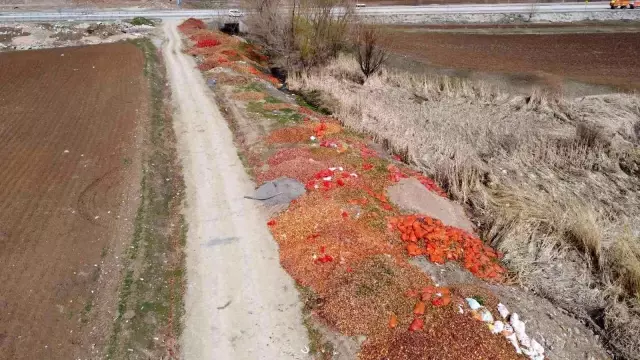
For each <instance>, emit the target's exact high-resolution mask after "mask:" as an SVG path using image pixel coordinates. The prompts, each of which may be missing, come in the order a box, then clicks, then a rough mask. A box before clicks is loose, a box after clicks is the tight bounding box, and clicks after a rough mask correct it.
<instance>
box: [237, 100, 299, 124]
mask: <svg viewBox="0 0 640 360" xmlns="http://www.w3.org/2000/svg"><path fill="white" fill-rule="evenodd" d="M264 104H265V103H264V102H260V101H252V102H249V103H248V104H247V111H248V112H251V113H254V114H259V115H261V116H263V117H265V118H267V119H271V120H275V121H277V122H278V123H279V124H281V125H286V124H290V123H296V122H300V121H302V119H303V116H302V115H300V114H299V113H298V112H297V111H295V110H293V109H282V110H265V109H264Z"/></svg>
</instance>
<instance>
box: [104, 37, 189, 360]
mask: <svg viewBox="0 0 640 360" xmlns="http://www.w3.org/2000/svg"><path fill="white" fill-rule="evenodd" d="M134 43H135V44H136V45H137V46H138V47H139V48H140V49H141V50H142V51H143V52H144V55H145V69H144V74H145V77H146V78H147V79H148V81H149V86H150V87H151V101H150V104H151V105H150V108H149V109H148V111H149V114H150V120H149V121H148V123H147V124H146V129H145V148H144V149H143V152H142V153H143V165H142V169H141V171H142V174H143V175H142V181H141V185H140V187H141V200H140V206H139V208H138V213H137V215H136V218H135V224H134V226H135V228H134V235H133V239H132V242H131V245H130V246H129V248H128V249H127V251H126V253H125V254H126V255H125V259H123V269H122V271H123V278H124V280H123V283H122V285H121V286H120V292H119V300H118V308H117V314H116V317H115V321H114V324H113V328H112V331H111V336H110V339H109V342H108V346H107V349H106V354H105V357H106V358H108V359H122V358H127V359H148V358H150V357H151V358H164V359H174V358H175V359H177V358H179V353H178V350H179V349H178V337H179V335H180V331H181V316H182V313H183V311H184V309H183V303H182V294H183V288H184V269H183V267H184V259H183V257H184V255H183V252H182V251H183V250H182V249H183V247H184V245H185V241H186V223H185V221H184V219H183V218H182V215H181V214H180V207H181V205H182V199H183V197H182V195H181V194H183V190H182V189H183V183H182V176H181V173H180V169H179V165H178V162H177V158H176V153H175V139H174V134H173V127H172V126H171V118H170V117H169V115H168V114H169V112H167V111H166V109H165V104H166V97H167V96H168V94H167V93H166V90H165V83H166V80H165V76H164V72H163V71H164V69H163V67H162V64H161V63H160V58H159V56H158V53H157V50H156V48H155V47H154V46H153V44H152V43H151V41H150V40H148V39H143V40H138V41H135V42H134Z"/></svg>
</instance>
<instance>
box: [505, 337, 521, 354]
mask: <svg viewBox="0 0 640 360" xmlns="http://www.w3.org/2000/svg"><path fill="white" fill-rule="evenodd" d="M506 338H507V340H509V342H510V343H511V345H513V347H514V348H515V349H516V352H517V353H518V354H522V350H521V349H520V345H518V339H516V334H511V335H509V336H507V337H506Z"/></svg>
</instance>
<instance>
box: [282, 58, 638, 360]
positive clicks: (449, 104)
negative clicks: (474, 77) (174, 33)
mask: <svg viewBox="0 0 640 360" xmlns="http://www.w3.org/2000/svg"><path fill="white" fill-rule="evenodd" d="M361 73H362V70H361V69H360V68H359V65H358V63H357V61H356V60H355V59H354V58H353V57H352V56H350V55H344V56H340V57H339V58H337V59H335V60H333V61H331V62H330V63H329V64H328V65H326V66H324V67H322V68H321V69H317V70H314V71H308V72H304V73H302V74H300V75H298V76H292V77H291V78H290V79H289V85H290V87H291V88H292V89H293V90H295V91H299V92H301V93H305V92H315V93H318V92H319V93H320V94H322V96H320V98H323V99H325V102H324V103H323V106H327V107H330V109H331V110H332V111H333V112H334V114H336V115H337V116H338V117H339V118H340V119H341V121H342V122H343V123H344V124H345V125H346V126H348V127H349V128H352V129H355V130H358V131H362V132H365V133H368V134H371V136H373V137H375V138H377V139H378V141H380V142H383V143H385V144H388V146H389V147H390V148H391V149H392V150H393V151H394V152H396V153H398V154H401V155H403V158H404V160H405V161H406V162H407V163H410V164H412V165H413V166H415V167H417V168H419V169H421V170H422V171H424V172H425V173H426V174H429V175H432V176H433V177H434V178H435V180H436V181H437V182H438V183H439V184H440V185H441V186H442V187H443V188H444V189H445V190H446V191H447V193H448V195H449V196H450V197H451V198H453V199H455V200H457V201H458V202H460V203H462V204H464V205H465V206H466V207H467V209H468V210H469V212H470V213H471V214H472V216H473V220H474V222H476V223H477V224H479V227H478V231H479V232H480V234H481V237H482V238H483V239H484V241H485V242H486V243H488V244H491V245H492V246H495V247H496V248H497V249H498V250H500V251H502V252H504V254H505V256H504V259H503V261H504V262H505V264H506V265H507V266H508V268H509V270H510V271H511V272H512V273H513V274H514V275H515V276H516V279H517V280H518V281H519V282H520V284H522V285H523V286H525V287H527V288H530V289H532V290H534V291H535V292H537V293H538V294H540V295H542V296H544V297H546V298H548V299H550V300H552V301H553V302H554V303H555V304H557V305H558V306H560V307H562V308H564V309H567V310H569V311H570V312H571V313H573V314H574V315H576V316H578V317H579V318H580V319H582V320H583V321H585V322H586V323H588V324H590V325H591V327H592V328H593V329H594V330H595V331H596V332H597V333H600V334H601V335H603V336H604V337H605V341H606V342H608V343H609V345H610V346H611V347H612V348H613V349H615V351H616V353H617V354H619V355H623V356H625V357H626V358H629V359H637V358H638V353H640V342H639V341H638V339H637V334H638V332H639V331H640V240H639V238H638V234H639V231H640V228H638V224H639V223H640V221H639V218H640V209H639V208H638V206H637V204H638V189H640V178H639V176H640V172H639V171H638V165H639V164H640V158H639V157H638V156H639V154H640V152H639V151H640V146H639V145H640V131H639V130H638V129H640V120H639V119H640V99H639V98H638V97H637V96H636V95H625V94H613V95H603V96H591V97H585V98H580V99H565V98H563V97H562V96H561V95H560V93H558V92H545V91H543V90H540V91H535V92H533V93H532V94H530V95H528V96H519V95H518V96H516V95H511V94H508V93H504V92H501V91H500V90H497V89H495V88H491V87H488V86H487V85H485V84H482V83H474V82H471V81H466V80H460V79H457V78H450V77H432V78H426V77H418V76H412V75H410V74H407V73H399V72H394V71H391V70H386V69H385V70H383V71H381V72H379V73H377V74H375V75H373V76H370V77H369V78H368V79H366V81H364V82H363V83H362V82H361V81H354V80H353V79H357V78H358V77H359V76H361Z"/></svg>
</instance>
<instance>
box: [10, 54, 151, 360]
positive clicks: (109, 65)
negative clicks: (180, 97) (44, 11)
mask: <svg viewBox="0 0 640 360" xmlns="http://www.w3.org/2000/svg"><path fill="white" fill-rule="evenodd" d="M143 66H144V56H143V53H142V52H141V51H140V50H139V49H138V48H137V47H136V46H134V45H132V44H128V43H120V44H110V45H98V46H91V47H80V48H64V49H51V50H42V51H24V52H14V53H2V54H0V165H1V166H0V359H3V360H4V359H7V360H8V359H12V360H15V359H72V358H77V357H82V358H88V357H91V356H89V354H90V353H91V349H92V348H94V349H95V350H94V351H96V350H101V349H102V348H103V346H104V343H103V341H104V337H105V336H104V335H105V334H106V333H107V332H108V331H110V326H109V325H110V324H111V323H112V321H113V318H114V314H113V311H114V310H115V308H116V299H115V297H116V295H115V294H117V287H118V284H119V282H120V280H121V279H120V278H119V277H120V271H119V270H118V268H117V265H116V263H117V261H118V260H117V259H116V255H117V254H119V253H120V252H121V250H122V249H121V248H122V247H123V246H125V245H124V244H127V245H126V246H128V244H129V242H130V239H131V233H132V227H131V226H132V225H131V224H132V220H133V218H134V217H135V211H136V207H137V204H138V200H137V199H138V196H139V187H140V170H139V169H140V165H139V164H140V156H139V151H138V150H139V145H140V142H139V139H140V137H141V136H140V135H138V136H136V134H137V132H138V129H139V128H140V126H139V124H140V123H141V121H142V119H143V118H144V116H145V115H146V114H145V112H147V105H146V104H147V101H148V96H149V95H148V94H149V92H148V86H147V83H146V82H145V78H144V75H143ZM109 312H111V313H109Z"/></svg>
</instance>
